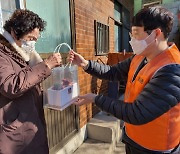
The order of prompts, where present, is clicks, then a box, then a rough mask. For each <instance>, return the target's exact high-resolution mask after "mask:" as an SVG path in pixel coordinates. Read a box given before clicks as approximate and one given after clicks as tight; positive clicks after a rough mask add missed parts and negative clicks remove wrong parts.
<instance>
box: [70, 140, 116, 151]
mask: <svg viewBox="0 0 180 154" xmlns="http://www.w3.org/2000/svg"><path fill="white" fill-rule="evenodd" d="M73 154H113V147H112V144H111V143H106V142H102V141H98V140H93V139H87V140H86V141H85V142H84V143H83V144H82V145H81V146H80V147H79V148H78V149H77V150H76V151H75V152H74V153H73Z"/></svg>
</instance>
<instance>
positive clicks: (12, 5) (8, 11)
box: [0, 0, 24, 31]
mask: <svg viewBox="0 0 180 154" xmlns="http://www.w3.org/2000/svg"><path fill="white" fill-rule="evenodd" d="M18 8H24V6H23V0H1V1H0V31H2V27H3V25H4V23H5V21H6V20H8V19H9V17H10V16H11V15H12V13H13V12H14V11H15V10H16V9H18Z"/></svg>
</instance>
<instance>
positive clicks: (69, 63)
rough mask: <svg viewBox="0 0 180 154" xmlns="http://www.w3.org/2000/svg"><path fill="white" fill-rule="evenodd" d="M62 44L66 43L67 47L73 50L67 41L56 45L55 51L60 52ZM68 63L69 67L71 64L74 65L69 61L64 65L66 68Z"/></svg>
mask: <svg viewBox="0 0 180 154" xmlns="http://www.w3.org/2000/svg"><path fill="white" fill-rule="evenodd" d="M62 45H65V46H67V47H68V48H69V50H72V49H71V47H70V46H69V44H67V43H61V44H59V45H57V46H56V48H55V49H54V53H55V52H58V53H59V52H60V49H61V47H62ZM68 65H69V68H70V67H71V65H72V62H68V63H67V64H66V65H65V66H64V68H66V67H67V66H68Z"/></svg>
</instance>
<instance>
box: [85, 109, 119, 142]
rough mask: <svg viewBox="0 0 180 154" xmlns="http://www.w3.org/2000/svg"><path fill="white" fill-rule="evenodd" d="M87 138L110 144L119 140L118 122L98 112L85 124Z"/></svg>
mask: <svg viewBox="0 0 180 154" xmlns="http://www.w3.org/2000/svg"><path fill="white" fill-rule="evenodd" d="M87 133H88V138H91V139H95V140H99V141H103V142H107V143H112V142H113V141H116V142H118V141H119V138H120V120H118V119H117V118H115V117H113V116H110V115H107V114H106V113H104V112H100V113H98V114H97V115H95V116H94V118H92V119H91V120H90V121H89V123H88V124H87Z"/></svg>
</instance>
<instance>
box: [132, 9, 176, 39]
mask: <svg viewBox="0 0 180 154" xmlns="http://www.w3.org/2000/svg"><path fill="white" fill-rule="evenodd" d="M132 26H139V27H144V31H151V30H153V29H156V28H160V29H161V31H162V32H163V34H164V37H165V38H168V36H169V34H170V32H171V30H172V26H173V14H172V13H171V12H170V11H169V10H168V9H166V8H164V7H162V6H156V7H149V8H143V9H142V10H140V11H139V12H138V13H137V14H136V15H135V16H134V17H133V19H132Z"/></svg>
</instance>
